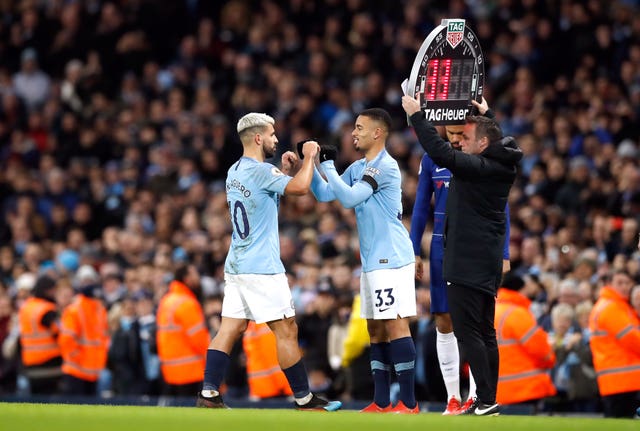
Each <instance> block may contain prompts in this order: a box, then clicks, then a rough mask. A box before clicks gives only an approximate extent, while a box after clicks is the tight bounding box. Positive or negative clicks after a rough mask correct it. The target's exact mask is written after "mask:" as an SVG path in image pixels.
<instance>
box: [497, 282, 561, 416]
mask: <svg viewBox="0 0 640 431" xmlns="http://www.w3.org/2000/svg"><path fill="white" fill-rule="evenodd" d="M502 286H503V287H502V288H500V289H498V298H497V301H496V317H495V327H496V335H497V338H498V351H499V352H500V366H499V371H498V393H497V401H498V403H500V404H514V403H520V402H524V401H533V400H539V399H541V398H544V397H548V396H551V395H555V393H556V388H555V387H554V386H553V383H552V381H551V377H550V375H549V372H548V370H549V369H551V368H552V367H553V365H554V363H555V360H556V358H555V354H554V353H553V349H552V348H551V346H550V345H549V342H548V341H547V338H548V335H547V333H546V332H545V331H544V330H543V329H542V328H541V327H539V326H538V325H537V323H536V319H535V317H534V315H533V313H531V311H529V306H530V305H531V300H530V299H529V297H528V295H531V296H533V295H535V294H536V293H537V292H536V290H537V286H535V285H534V284H525V282H524V281H523V280H522V278H520V277H518V276H516V275H512V274H509V273H508V274H506V275H505V277H504V280H503V283H502Z"/></svg>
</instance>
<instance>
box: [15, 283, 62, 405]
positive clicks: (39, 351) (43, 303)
mask: <svg viewBox="0 0 640 431" xmlns="http://www.w3.org/2000/svg"><path fill="white" fill-rule="evenodd" d="M55 292H56V281H55V280H54V279H52V278H51V277H47V276H42V277H40V278H39V279H38V280H37V281H36V284H35V286H34V287H33V291H32V295H33V296H31V297H29V298H28V299H27V300H26V301H25V302H24V304H22V307H20V311H19V313H18V319H19V321H20V347H21V351H22V365H23V366H24V372H25V375H26V376H27V378H28V379H29V387H30V389H31V394H33V395H39V394H55V393H58V390H59V388H58V386H59V383H60V378H61V377H62V369H61V366H62V356H61V352H60V346H59V345H58V332H59V331H60V328H59V325H58V320H59V315H58V309H57V306H56V302H55Z"/></svg>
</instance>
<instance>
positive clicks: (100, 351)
mask: <svg viewBox="0 0 640 431" xmlns="http://www.w3.org/2000/svg"><path fill="white" fill-rule="evenodd" d="M58 343H59V344H60V350H61V351H62V372H63V373H65V374H69V375H72V376H74V377H77V378H79V379H82V380H87V381H90V382H95V381H97V380H98V377H99V375H100V372H101V371H102V370H103V369H104V368H105V366H106V365H107V352H108V351H109V327H108V324H107V310H106V309H105V307H104V305H102V302H100V300H98V299H95V298H89V297H86V296H84V295H76V296H75V298H74V299H73V302H72V303H71V304H69V305H68V306H67V307H66V308H65V309H64V311H63V312H62V319H61V327H60V336H59V337H58Z"/></svg>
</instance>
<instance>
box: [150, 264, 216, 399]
mask: <svg viewBox="0 0 640 431" xmlns="http://www.w3.org/2000/svg"><path fill="white" fill-rule="evenodd" d="M200 289H201V287H200V274H199V273H198V270H197V269H196V267H195V266H194V265H192V264H182V265H180V266H179V267H178V268H176V270H175V275H174V277H173V281H172V282H171V284H170V285H169V291H168V292H167V293H166V294H165V295H164V296H163V297H162V299H161V300H160V304H159V305H158V312H157V317H156V322H157V328H158V332H157V336H156V337H157V345H158V356H159V358H160V365H161V370H162V377H163V379H164V382H165V383H166V384H165V387H164V389H163V394H164V395H173V396H183V397H186V396H193V394H194V393H197V392H198V390H199V389H200V382H201V381H202V375H203V373H204V366H205V355H206V353H207V347H208V346H209V332H208V331H207V326H206V324H205V321H204V313H203V312H202V306H201V305H200V303H199V296H200Z"/></svg>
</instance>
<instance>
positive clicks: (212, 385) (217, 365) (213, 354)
mask: <svg viewBox="0 0 640 431" xmlns="http://www.w3.org/2000/svg"><path fill="white" fill-rule="evenodd" d="M228 365H229V355H227V354H226V353H224V352H222V351H220V350H214V349H209V350H207V364H206V366H205V369H204V382H203V383H202V389H203V390H204V391H215V392H216V393H217V392H218V389H219V388H220V384H222V379H223V378H224V373H225V372H226V371H227V366H228ZM202 395H204V396H207V395H205V393H204V392H203V393H202ZM215 395H217V394H213V395H211V396H215Z"/></svg>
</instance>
